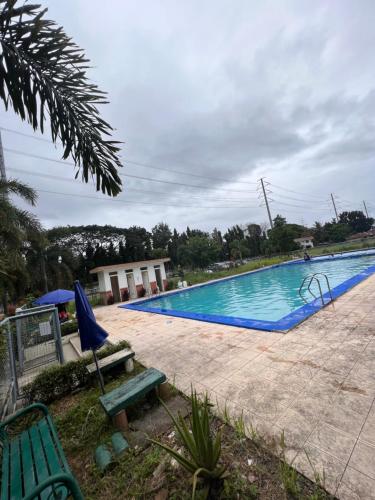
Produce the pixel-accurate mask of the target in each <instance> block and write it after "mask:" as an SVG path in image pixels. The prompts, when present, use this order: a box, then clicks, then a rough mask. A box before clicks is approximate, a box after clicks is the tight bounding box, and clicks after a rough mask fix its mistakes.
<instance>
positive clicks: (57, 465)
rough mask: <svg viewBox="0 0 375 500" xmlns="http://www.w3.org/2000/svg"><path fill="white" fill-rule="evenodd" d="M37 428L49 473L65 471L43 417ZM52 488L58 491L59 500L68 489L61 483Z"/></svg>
mask: <svg viewBox="0 0 375 500" xmlns="http://www.w3.org/2000/svg"><path fill="white" fill-rule="evenodd" d="M38 428H39V433H40V437H41V440H42V446H43V449H44V451H45V453H46V457H47V463H48V468H49V471H50V474H51V475H53V474H58V473H59V472H65V467H64V464H63V463H62V462H60V456H59V453H58V451H57V450H56V443H55V441H54V440H53V439H52V436H51V432H50V427H49V425H48V422H47V420H46V419H45V418H43V419H42V420H40V421H39V422H38ZM54 490H56V491H58V493H59V495H58V498H59V499H60V498H61V500H62V499H64V498H66V497H67V496H68V491H67V489H66V487H65V486H63V485H62V486H59V487H58V488H54Z"/></svg>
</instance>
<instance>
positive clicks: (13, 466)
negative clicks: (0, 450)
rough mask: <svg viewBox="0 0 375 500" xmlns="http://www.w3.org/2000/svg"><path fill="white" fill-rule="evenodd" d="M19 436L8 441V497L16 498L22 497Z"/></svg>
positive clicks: (15, 499)
mask: <svg viewBox="0 0 375 500" xmlns="http://www.w3.org/2000/svg"><path fill="white" fill-rule="evenodd" d="M19 445H20V443H19V437H18V436H17V437H16V439H13V440H12V441H11V442H10V498H11V499H12V500H13V499H14V500H17V499H19V498H22V496H23V495H22V481H19V478H20V477H21V475H22V469H21V456H20V450H19Z"/></svg>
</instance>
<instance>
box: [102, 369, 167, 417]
mask: <svg viewBox="0 0 375 500" xmlns="http://www.w3.org/2000/svg"><path fill="white" fill-rule="evenodd" d="M165 380H166V376H165V375H164V373H162V372H160V371H159V370H156V368H148V369H147V370H145V371H144V372H142V373H140V374H138V375H136V376H135V377H134V378H132V379H131V380H129V381H128V382H126V383H125V384H123V385H121V386H120V387H117V388H116V389H114V390H113V391H111V392H109V393H108V394H104V395H103V396H100V397H99V400H100V402H101V404H102V406H103V408H104V411H105V412H106V413H107V414H108V415H109V416H111V417H113V416H114V415H116V414H117V413H119V412H120V411H121V410H124V409H125V408H127V407H128V406H130V405H131V404H133V403H134V402H135V401H137V400H138V399H140V398H141V397H142V396H144V395H145V394H147V393H148V392H149V391H151V390H152V389H153V388H155V387H157V386H158V385H160V384H161V383H163V382H165Z"/></svg>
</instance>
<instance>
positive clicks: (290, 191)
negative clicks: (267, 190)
mask: <svg viewBox="0 0 375 500" xmlns="http://www.w3.org/2000/svg"><path fill="white" fill-rule="evenodd" d="M272 187H276V188H279V189H282V190H283V191H288V192H289V193H294V194H302V195H303V196H310V197H312V198H316V199H317V200H320V201H321V200H322V199H321V198H320V197H319V196H316V195H314V194H309V193H304V192H302V191H294V190H293V189H287V188H284V187H283V186H279V185H278V184H273V183H272Z"/></svg>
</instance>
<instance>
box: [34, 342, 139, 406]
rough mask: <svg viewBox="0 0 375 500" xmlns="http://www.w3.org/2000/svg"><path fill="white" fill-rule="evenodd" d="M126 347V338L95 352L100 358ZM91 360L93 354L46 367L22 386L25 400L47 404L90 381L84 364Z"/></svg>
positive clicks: (127, 344) (127, 343) (127, 345)
mask: <svg viewBox="0 0 375 500" xmlns="http://www.w3.org/2000/svg"><path fill="white" fill-rule="evenodd" d="M128 347H130V344H129V342H126V340H123V341H121V342H119V343H118V344H115V345H112V344H108V345H107V346H106V347H104V348H103V349H101V350H100V351H98V352H97V356H98V358H99V359H102V358H105V357H106V356H109V355H110V354H113V353H114V352H117V351H121V350H122V349H125V348H128ZM92 362H93V356H92V354H91V355H90V356H85V357H84V358H82V359H79V360H77V361H70V362H69V363H66V364H64V365H56V366H51V367H49V368H46V369H45V370H43V371H42V372H41V373H39V374H38V375H37V376H36V377H35V379H34V380H33V381H32V382H31V383H30V384H27V385H26V386H25V387H24V397H25V400H26V402H27V403H28V404H30V403H33V402H35V401H39V402H41V403H46V404H48V403H51V402H52V401H55V400H56V399H60V398H62V397H63V396H66V395H68V394H71V393H72V392H73V391H74V390H75V389H78V388H80V387H83V386H84V385H86V384H87V383H88V382H89V381H90V375H89V374H88V372H87V370H86V365H89V364H90V363H92Z"/></svg>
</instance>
